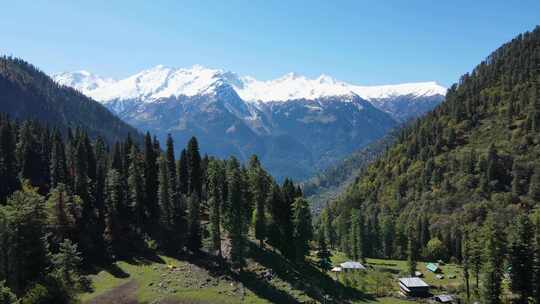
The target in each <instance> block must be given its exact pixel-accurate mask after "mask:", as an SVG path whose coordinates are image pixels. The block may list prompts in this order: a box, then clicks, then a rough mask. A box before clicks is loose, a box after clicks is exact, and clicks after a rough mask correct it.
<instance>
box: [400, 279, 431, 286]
mask: <svg viewBox="0 0 540 304" xmlns="http://www.w3.org/2000/svg"><path fill="white" fill-rule="evenodd" d="M399 282H400V283H401V284H403V286H405V287H407V288H415V287H429V285H428V284H427V283H426V282H424V280H422V279H420V278H400V279H399Z"/></svg>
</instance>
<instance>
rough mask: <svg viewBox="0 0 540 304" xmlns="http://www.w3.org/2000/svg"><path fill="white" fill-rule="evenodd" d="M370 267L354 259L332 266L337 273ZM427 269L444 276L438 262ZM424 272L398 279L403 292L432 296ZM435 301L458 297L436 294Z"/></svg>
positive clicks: (441, 301)
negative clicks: (423, 278) (424, 278)
mask: <svg viewBox="0 0 540 304" xmlns="http://www.w3.org/2000/svg"><path fill="white" fill-rule="evenodd" d="M367 269H368V268H367V267H366V266H364V265H363V264H361V263H359V262H354V261H347V262H344V263H341V264H339V266H336V267H334V268H332V270H331V271H332V272H334V273H335V274H336V279H337V274H338V273H341V272H345V273H346V272H351V271H365V270H367ZM426 270H427V271H430V272H433V273H434V274H436V277H437V278H438V279H442V278H444V276H443V275H442V270H441V268H440V266H439V264H438V263H428V264H427V265H426ZM422 277H423V273H422V272H420V271H416V273H415V276H414V277H405V278H400V279H399V280H398V282H399V289H400V291H401V293H402V294H403V295H404V296H406V297H414V298H427V297H432V294H431V293H430V287H431V286H429V284H427V283H426V282H425V281H424V280H422ZM432 299H433V301H435V302H437V303H457V302H456V299H455V298H454V296H452V295H436V296H433V297H432Z"/></svg>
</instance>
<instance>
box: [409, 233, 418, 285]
mask: <svg viewBox="0 0 540 304" xmlns="http://www.w3.org/2000/svg"><path fill="white" fill-rule="evenodd" d="M414 235H415V232H413V231H410V232H409V241H408V244H407V267H408V271H409V274H410V276H411V277H414V276H415V273H416V265H417V261H418V242H417V241H416V239H415V237H414Z"/></svg>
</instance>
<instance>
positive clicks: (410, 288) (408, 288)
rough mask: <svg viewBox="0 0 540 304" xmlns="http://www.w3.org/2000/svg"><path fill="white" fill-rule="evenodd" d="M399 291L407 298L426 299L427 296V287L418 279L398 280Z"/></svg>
mask: <svg viewBox="0 0 540 304" xmlns="http://www.w3.org/2000/svg"><path fill="white" fill-rule="evenodd" d="M399 289H400V290H401V293H402V294H403V295H405V296H407V297H427V296H429V285H428V284H427V283H426V282H424V280H422V279H420V278H415V277H413V278H401V279H399Z"/></svg>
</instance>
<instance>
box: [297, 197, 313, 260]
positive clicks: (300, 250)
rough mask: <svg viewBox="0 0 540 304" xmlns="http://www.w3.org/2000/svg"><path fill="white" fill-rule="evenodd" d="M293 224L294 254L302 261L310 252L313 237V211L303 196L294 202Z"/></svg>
mask: <svg viewBox="0 0 540 304" xmlns="http://www.w3.org/2000/svg"><path fill="white" fill-rule="evenodd" d="M293 226H294V233H293V240H294V247H295V252H294V254H295V258H296V261H298V262H301V261H304V259H305V257H306V255H308V254H309V241H310V240H312V239H313V228H312V226H311V211H310V210H309V204H308V202H307V201H306V200H305V199H303V198H301V197H298V198H296V200H295V201H294V204H293Z"/></svg>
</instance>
